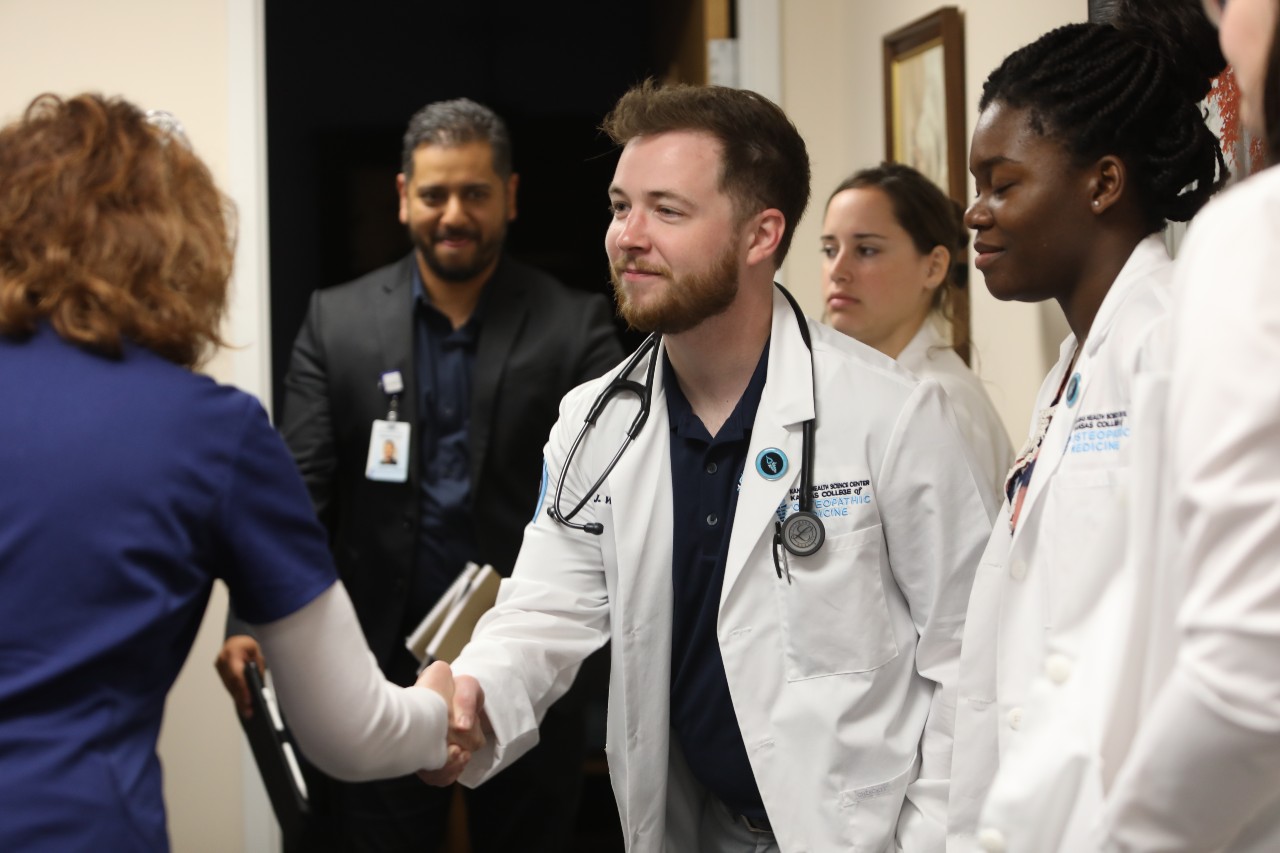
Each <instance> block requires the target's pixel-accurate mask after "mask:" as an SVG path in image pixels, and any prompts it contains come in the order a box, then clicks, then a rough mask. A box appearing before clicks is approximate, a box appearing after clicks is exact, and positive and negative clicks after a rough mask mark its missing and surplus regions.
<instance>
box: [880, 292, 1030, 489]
mask: <svg viewBox="0 0 1280 853" xmlns="http://www.w3.org/2000/svg"><path fill="white" fill-rule="evenodd" d="M898 364H901V365H902V366H903V367H905V368H906V369H907V370H910V371H911V372H912V373H914V374H915V375H916V376H918V377H920V378H921V379H934V380H937V382H938V384H939V385H941V386H942V390H943V391H945V392H946V394H947V400H949V401H950V403H951V408H952V410H953V411H954V412H955V414H956V421H957V423H959V425H960V434H961V435H962V436H964V440H965V443H966V444H967V445H968V446H969V449H970V450H971V451H972V452H973V455H974V461H975V462H976V464H977V465H978V470H979V471H982V472H984V473H985V474H986V475H987V482H986V483H984V486H987V487H988V488H990V489H991V490H992V494H994V495H997V496H998V495H1000V494H1002V493H1003V491H1004V481H1005V477H1006V476H1007V475H1008V473H1009V466H1010V465H1011V464H1013V445H1011V444H1010V443H1009V433H1008V432H1006V431H1005V428H1004V422H1003V421H1002V420H1000V416H999V415H998V414H996V408H995V406H993V405H991V398H990V397H989V396H987V389H986V388H984V387H983V386H982V380H981V379H979V378H978V375H977V374H976V373H974V372H973V371H972V370H970V369H969V365H967V364H965V363H964V359H962V358H960V356H958V355H956V351H955V350H953V349H952V348H951V346H950V345H949V344H948V343H947V342H946V340H944V339H943V337H942V334H941V333H940V332H939V331H938V328H937V326H936V324H935V323H934V322H933V318H932V317H930V318H929V319H926V320H925V322H924V325H922V326H921V327H920V331H918V332H916V334H915V337H913V338H912V339H911V343H909V344H907V346H906V349H904V350H903V351H902V352H901V353H899V354H898Z"/></svg>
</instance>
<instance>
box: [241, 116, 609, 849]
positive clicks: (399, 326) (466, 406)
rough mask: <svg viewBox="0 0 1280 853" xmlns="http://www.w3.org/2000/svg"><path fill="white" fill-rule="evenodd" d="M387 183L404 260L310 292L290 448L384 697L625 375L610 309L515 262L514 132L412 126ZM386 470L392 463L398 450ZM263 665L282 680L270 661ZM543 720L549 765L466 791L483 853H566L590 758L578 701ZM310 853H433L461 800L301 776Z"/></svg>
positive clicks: (417, 787)
mask: <svg viewBox="0 0 1280 853" xmlns="http://www.w3.org/2000/svg"><path fill="white" fill-rule="evenodd" d="M401 156H402V172H401V174H400V175H399V177H398V179H397V188H398V191H399V197H400V210H399V215H400V221H401V222H402V223H403V224H404V225H405V226H406V227H407V228H408V232H409V236H410V238H411V241H412V243H413V247H414V248H413V251H412V252H411V253H410V254H408V255H407V256H405V257H404V258H402V259H401V260H399V261H397V262H396V263H393V264H391V265H389V266H386V267H382V268H381V269H378V270H374V271H373V272H371V273H369V274H368V275H366V276H364V277H362V278H360V279H357V280H356V281H354V282H349V283H347V284H343V285H339V286H337V287H332V288H325V289H323V290H319V291H317V292H316V293H315V294H313V296H312V299H311V306H310V308H309V310H308V312H307V318H306V320H305V322H304V323H303V326H302V329H301V330H300V331H299V333H298V338H297V341H296V343H295V345H294V349H293V356H292V359H291V361H290V364H289V371H288V373H287V374H286V376H285V394H284V400H283V405H282V409H281V411H282V413H281V420H280V430H281V432H282V433H283V435H284V439H285V442H286V443H287V444H288V446H289V450H290V452H291V453H292V454H293V457H294V460H295V461H296V462H297V464H298V468H299V470H301V472H302V475H303V479H304V480H305V481H306V484H307V489H308V490H309V492H310V493H311V498H312V502H313V503H314V504H315V507H316V512H317V513H318V515H319V516H320V520H321V521H322V522H323V523H324V525H325V527H326V529H327V530H328V532H329V537H330V546H331V548H332V550H333V554H334V558H335V560H336V562H337V565H338V571H339V574H340V575H341V577H342V578H343V581H344V582H345V583H346V585H347V587H348V588H349V589H350V590H351V599H352V601H353V603H354V604H355V608H356V614H357V615H358V616H359V618H360V625H361V627H362V628H363V629H364V633H365V636H366V638H367V639H368V641H369V647H370V648H371V649H373V651H374V654H375V655H377V658H378V663H379V664H380V665H381V667H382V669H383V672H385V673H386V675H387V677H388V678H389V679H390V680H392V681H394V682H396V683H398V684H412V683H413V679H414V674H415V672H416V670H417V661H416V660H414V658H413V656H412V655H411V654H410V653H409V652H408V651H407V650H406V648H405V637H406V636H407V635H408V634H409V633H410V632H411V631H412V630H413V629H414V627H416V626H417V624H418V623H419V621H420V620H421V619H422V617H423V616H424V615H425V614H426V613H427V612H428V611H429V610H430V609H431V607H432V605H434V604H435V602H436V601H437V600H438V599H439V598H440V596H441V595H442V594H443V593H444V592H445V590H446V589H447V588H448V587H449V585H450V584H451V583H452V582H453V580H454V578H455V577H457V575H458V573H459V572H461V571H462V569H463V568H464V566H465V565H466V563H467V561H474V562H476V563H480V564H485V563H488V564H490V565H492V566H493V567H494V569H496V570H497V571H498V573H499V574H504V575H505V574H508V573H510V571H511V566H512V564H513V563H514V562H515V556H516V552H517V551H518V550H519V547H520V538H521V534H522V532H523V530H524V526H525V523H526V522H528V520H529V515H530V513H531V512H532V510H533V506H534V504H535V502H536V501H537V497H538V484H539V477H538V472H539V470H540V467H541V463H542V453H541V451H542V441H543V438H544V437H545V436H546V433H547V431H548V430H549V429H550V428H551V424H552V423H554V422H555V418H556V406H557V403H558V401H559V398H560V396H561V395H562V394H564V393H565V392H566V391H568V390H569V389H570V388H573V387H574V386H575V385H577V384H579V383H580V382H584V381H586V380H588V379H591V378H594V377H596V376H599V375H600V374H602V373H603V372H604V371H605V370H607V369H608V368H609V367H610V366H612V365H613V364H615V363H617V362H618V360H619V359H621V358H622V347H621V346H620V344H619V342H618V338H617V334H616V331H615V328H614V325H613V321H612V318H611V316H610V313H611V311H610V305H609V302H608V300H607V299H606V298H604V296H602V295H599V294H589V293H585V292H582V291H578V290H573V289H571V288H569V287H567V286H565V285H564V284H562V283H561V282H559V281H557V280H556V279H553V278H552V277H551V276H549V275H547V274H546V273H543V272H542V271H540V270H537V269H534V268H533V267H530V266H527V265H525V264H523V263H520V262H519V261H516V260H515V259H513V258H511V257H508V256H507V255H506V254H505V252H504V250H503V249H504V245H505V239H506V235H507V227H508V224H509V223H510V222H512V221H513V220H514V219H515V218H516V190H517V185H518V177H519V176H518V175H517V174H516V173H515V172H514V171H513V168H512V166H513V164H512V144H511V137H510V133H509V132H508V130H507V127H506V124H505V122H503V121H502V119H501V118H500V117H499V116H498V115H497V114H496V113H494V112H493V111H492V110H491V109H489V108H488V107H486V106H484V105H482V104H479V103H477V102H475V101H472V100H470V99H466V98H459V99H455V100H450V101H436V102H434V103H431V104H427V105H426V106H424V107H423V108H422V109H421V110H419V111H418V112H417V113H416V114H415V115H414V116H413V117H412V118H411V119H410V121H409V124H408V128H407V129H406V131H405V135H404V144H403V148H402V152H401ZM388 441H389V442H391V444H392V448H391V451H392V452H391V454H390V456H391V457H392V458H393V460H398V461H397V463H396V464H387V465H382V464H380V460H381V459H383V458H386V457H387V455H388V454H387V442H388ZM243 629H244V626H242V625H239V624H237V623H235V622H234V621H231V622H229V624H228V638H227V641H226V644H225V645H224V647H223V653H222V654H221V655H220V656H219V661H218V670H219V673H220V674H221V675H222V677H223V680H224V682H226V683H227V686H228V689H229V690H230V691H231V692H232V694H233V695H239V690H240V688H241V683H240V680H239V677H238V674H239V668H240V667H242V666H243V660H244V659H245V658H246V657H249V656H252V655H254V654H256V650H257V645H256V643H255V642H254V640H253V638H252V637H251V636H249V635H248V634H246V633H244V631H243ZM267 663H268V664H270V663H271V661H267ZM590 686H591V683H590V681H589V680H588V679H585V678H583V679H578V683H577V684H576V685H575V688H574V690H573V692H572V693H571V694H570V695H569V696H567V697H566V698H565V700H564V701H562V702H560V703H557V705H556V707H555V708H553V709H551V712H550V713H549V714H548V715H547V717H546V719H545V720H544V722H543V730H542V736H543V739H544V741H545V743H544V745H543V748H541V749H538V750H535V751H533V752H531V753H530V754H529V755H528V756H526V757H525V759H524V760H523V761H521V762H520V763H519V764H518V765H517V766H515V767H514V768H512V771H511V773H509V774H507V775H504V777H503V778H501V779H498V780H496V781H495V782H493V783H492V784H490V785H486V786H485V787H484V788H483V789H481V790H478V791H465V796H466V804H467V809H466V811H467V828H468V832H467V835H468V836H469V840H470V843H471V848H472V850H473V851H474V853H508V851H515V850H519V851H522V853H562V851H563V850H565V849H566V848H567V847H568V846H569V845H570V844H571V843H572V838H573V832H574V825H575V818H576V816H577V809H578V800H579V792H580V788H581V784H582V762H583V758H584V756H585V738H586V733H585V732H586V730H585V724H584V702H583V698H584V697H583V695H582V694H583V691H584V690H585V689H587V688H588V687H590ZM308 775H309V779H310V787H311V789H312V791H314V792H315V794H316V796H315V802H316V809H315V811H316V812H317V813H318V814H319V815H321V817H320V818H319V819H317V820H315V821H313V823H312V825H311V826H309V827H308V837H307V839H306V841H305V843H303V844H301V845H299V848H300V850H305V851H306V853H311V851H314V850H320V849H328V850H336V851H348V850H359V851H365V850H371V851H413V853H428V852H429V851H431V850H434V849H437V846H438V845H439V844H440V843H441V842H442V841H443V839H444V837H445V834H446V829H447V826H448V821H449V819H450V804H451V801H452V798H453V795H454V792H453V791H440V790H436V789H434V788H429V787H427V786H425V785H423V784H422V783H421V782H420V781H419V780H418V779H415V778H414V777H413V776H403V777H400V778H397V779H389V780H384V781H379V782H368V783H358V784H351V783H347V782H343V781H339V780H333V779H328V778H326V777H323V776H321V775H319V774H318V773H309V774H308Z"/></svg>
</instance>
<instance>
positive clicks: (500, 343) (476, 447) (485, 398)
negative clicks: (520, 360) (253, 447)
mask: <svg viewBox="0 0 1280 853" xmlns="http://www.w3.org/2000/svg"><path fill="white" fill-rule="evenodd" d="M525 295H526V294H525V288H524V286H523V285H522V284H521V282H520V281H519V280H518V279H515V278H514V277H513V276H512V275H511V274H510V264H509V262H508V261H506V259H503V260H502V261H501V262H500V263H499V264H498V268H497V269H496V270H494V273H493V277H492V278H490V280H489V283H488V284H486V285H485V288H484V293H483V295H482V296H481V297H480V298H481V306H482V314H481V321H480V322H481V323H482V326H481V329H480V340H479V343H478V344H477V346H476V365H475V374H474V376H473V377H472V380H471V428H470V444H471V447H470V454H471V482H472V483H478V482H479V481H480V472H481V471H483V470H484V459H485V455H486V454H487V453H488V451H489V437H490V435H491V434H492V431H493V403H494V399H495V397H496V395H497V394H498V393H499V391H500V390H501V387H502V374H503V371H504V370H505V369H506V366H507V359H508V357H509V356H510V354H511V348H512V347H513V346H514V345H515V342H516V339H517V338H518V337H519V335H520V328H521V326H523V325H524V322H525V319H526V317H527V316H528V313H529V306H528V303H527V302H526V300H525Z"/></svg>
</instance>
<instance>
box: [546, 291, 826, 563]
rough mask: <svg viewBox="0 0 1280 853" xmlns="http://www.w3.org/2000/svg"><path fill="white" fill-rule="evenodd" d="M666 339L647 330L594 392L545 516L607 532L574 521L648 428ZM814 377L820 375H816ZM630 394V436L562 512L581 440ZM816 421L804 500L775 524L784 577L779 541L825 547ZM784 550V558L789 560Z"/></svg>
mask: <svg viewBox="0 0 1280 853" xmlns="http://www.w3.org/2000/svg"><path fill="white" fill-rule="evenodd" d="M775 286H776V287H777V288H778V290H780V291H782V295H783V296H785V297H786V298H787V302H788V303H789V304H790V305H791V310H792V311H793V312H795V315H796V322H797V323H798V324H799V326H800V337H801V338H803V339H804V345H805V347H806V348H807V349H808V350H809V363H810V365H811V366H812V364H813V342H812V341H811V340H810V338H809V324H808V322H807V321H806V320H805V317H804V313H803V312H802V311H801V310H800V306H799V305H798V304H797V303H796V301H795V299H794V298H793V297H792V296H791V294H790V293H788V292H787V290H786V288H784V287H782V286H781V285H775ZM661 340H662V336H661V335H659V334H658V333H657V332H654V333H652V334H650V335H649V337H647V338H645V339H644V343H642V344H640V348H639V349H637V350H636V351H635V353H634V354H632V356H631V358H629V359H627V363H626V364H624V365H623V366H622V369H621V370H619V371H618V373H617V374H616V375H615V376H614V377H613V379H611V380H610V381H609V384H608V385H606V386H605V387H604V390H603V391H601V392H600V394H599V396H597V397H596V399H595V402H594V403H592V404H591V409H590V410H589V411H588V412H587V417H586V419H585V420H584V421H583V422H582V429H580V430H578V437H577V438H575V439H574V440H573V444H572V445H571V446H570V447H569V455H568V456H566V457H565V460H564V465H563V467H562V468H561V469H560V477H559V479H558V481H557V482H556V492H555V498H554V500H553V501H552V503H551V506H549V507H547V515H549V516H551V518H552V520H553V521H555V522H556V523H557V524H562V525H564V526H565V527H568V528H570V529H572V530H581V531H583V532H584V533H591V534H593V535H596V536H599V535H600V534H601V533H603V532H604V525H603V524H601V523H600V522H598V521H589V522H587V523H586V524H578V523H576V522H574V521H573V517H574V516H575V515H577V514H578V513H579V512H580V511H581V510H582V508H583V507H584V506H586V505H587V502H588V501H590V500H591V498H592V496H593V495H595V494H596V491H597V490H598V489H599V488H600V485H601V484H602V483H603V482H604V481H605V479H606V478H607V477H608V476H609V474H610V473H611V472H612V471H613V468H614V466H615V465H617V464H618V460H619V459H621V458H622V454H623V452H625V451H626V449H627V447H629V446H630V444H631V442H633V441H635V439H636V436H638V435H639V434H640V430H641V429H643V428H644V423H645V421H646V420H648V418H649V407H650V405H651V403H652V402H653V374H654V371H655V370H656V369H657V365H658V343H659V341H661ZM646 355H647V356H648V357H649V365H648V367H647V368H646V369H645V378H644V383H643V384H641V383H639V382H636V381H635V380H634V379H628V378H627V377H629V376H630V375H631V372H632V371H633V370H635V369H636V367H637V366H638V365H639V364H640V360H641V359H643V358H644V357H645V356H646ZM815 382H816V380H815ZM623 393H631V394H635V395H636V397H637V398H638V399H639V400H640V410H639V411H638V412H636V416H635V418H633V419H632V421H631V426H630V427H628V428H627V434H626V437H625V438H623V440H622V444H621V446H619V447H618V452H617V453H615V454H613V459H611V460H610V461H609V464H608V465H607V466H606V467H605V469H604V473H602V474H601V475H600V476H599V477H597V478H596V481H595V482H594V483H592V484H591V487H590V488H588V489H587V490H586V491H585V492H584V493H583V497H582V499H581V500H579V501H578V502H577V503H576V504H575V505H574V507H573V509H571V510H569V511H568V512H567V513H562V512H561V511H560V495H561V492H562V491H563V490H564V472H565V471H568V470H569V466H570V465H571V464H572V463H573V456H574V454H575V453H577V452H578V445H580V444H581V443H582V439H583V438H584V437H585V436H586V434H587V431H588V430H589V429H591V428H592V427H594V426H595V425H596V421H597V420H598V419H599V417H600V414H601V413H602V412H603V411H604V407H605V406H606V405H607V404H608V402H609V401H610V400H611V399H613V397H615V396H616V395H618V394H623ZM814 403H815V406H816V404H817V397H816V388H815V397H814ZM816 424H817V418H816V417H815V418H809V419H808V420H807V421H805V422H804V423H803V424H802V425H801V449H800V500H799V509H798V510H797V511H796V512H793V513H791V515H789V516H787V517H786V520H785V521H778V522H776V523H775V525H774V533H773V564H774V568H776V569H777V571H778V577H782V574H783V563H782V562H781V561H780V560H779V559H778V546H779V545H781V546H782V547H783V548H785V549H786V551H787V552H789V553H791V554H794V555H795V556H797V557H808V556H809V555H811V554H813V553H814V552H816V551H817V550H818V549H819V548H821V547H822V543H823V542H824V541H825V540H826V538H827V533H826V529H825V528H824V527H823V525H822V519H821V518H819V517H818V515H817V513H815V512H814V511H813V430H814V428H815V426H816ZM785 559H786V557H785V555H784V556H783V560H785ZM787 581H788V583H789V582H790V581H791V573H790V572H787Z"/></svg>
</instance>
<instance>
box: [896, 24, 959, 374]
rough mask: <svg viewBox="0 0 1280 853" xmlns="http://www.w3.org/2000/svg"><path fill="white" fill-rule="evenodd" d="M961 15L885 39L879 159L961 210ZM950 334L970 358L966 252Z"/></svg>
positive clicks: (908, 28)
mask: <svg viewBox="0 0 1280 853" xmlns="http://www.w3.org/2000/svg"><path fill="white" fill-rule="evenodd" d="M964 79H965V78H964V19H963V17H962V16H961V14H960V10H959V9H958V8H957V7H955V6H943V7H941V8H939V9H937V10H936V11H934V12H931V13H930V14H928V15H925V16H924V17H922V18H920V19H918V20H915V21H912V22H911V23H909V24H907V25H906V26H904V27H901V28H899V29H896V30H894V31H893V32H891V33H889V34H888V35H886V36H885V37H884V140H885V160H888V161H891V162H896V163H905V164H906V165H908V166H912V167H913V168H915V169H917V170H918V171H920V172H921V173H922V174H923V175H925V177H927V178H929V179H930V180H932V181H933V182H934V183H935V184H937V185H938V187H939V188H941V189H942V191H943V192H945V193H946V194H947V195H948V196H950V197H951V199H952V200H954V201H955V202H956V203H957V204H958V205H960V207H961V209H963V208H964V205H965V202H966V199H967V197H968V189H967V187H968V178H967V175H968V163H967V157H966V151H967V150H968V146H967V144H966V129H965V103H964ZM955 270H956V285H957V288H956V292H955V293H954V298H952V300H951V305H950V308H951V311H950V314H951V316H950V318H949V319H950V321H951V340H952V342H953V344H954V348H955V351H956V353H957V354H958V355H959V356H960V357H961V358H962V359H964V361H965V363H968V362H969V357H970V353H969V289H968V272H969V265H968V253H967V252H966V253H965V256H964V257H961V258H956V259H955Z"/></svg>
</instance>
